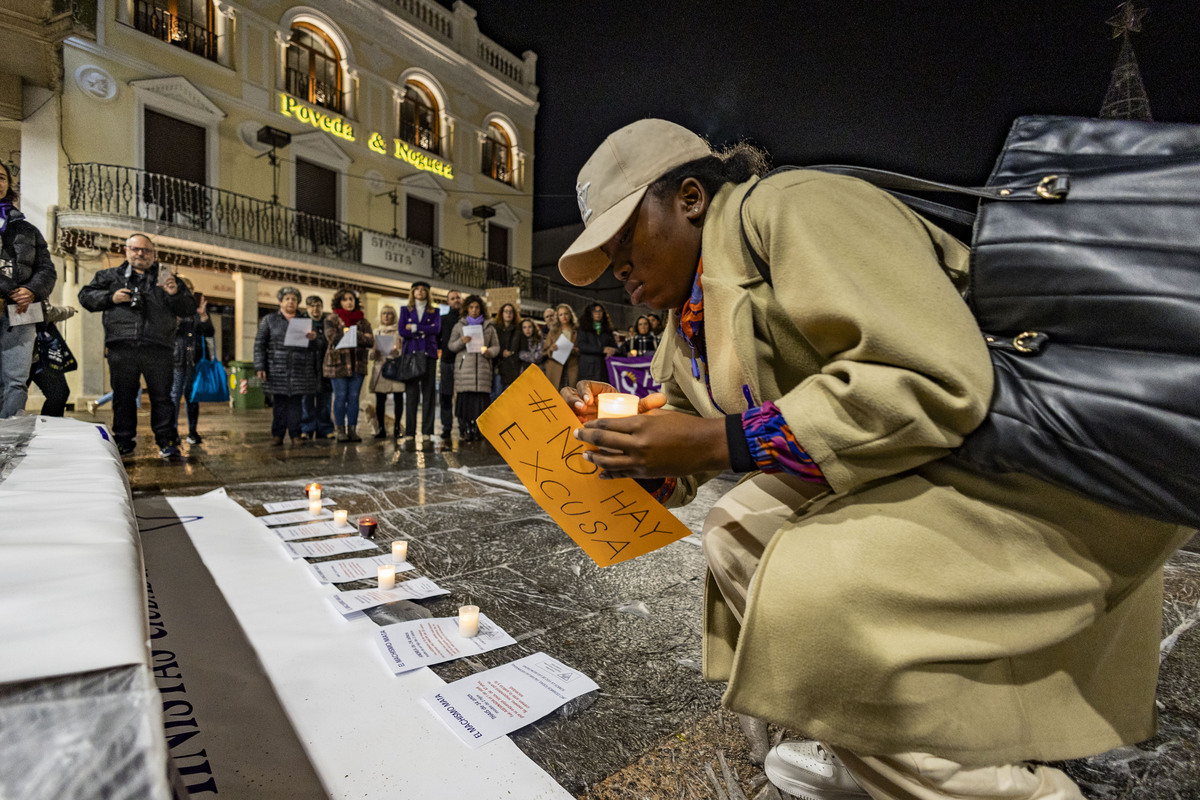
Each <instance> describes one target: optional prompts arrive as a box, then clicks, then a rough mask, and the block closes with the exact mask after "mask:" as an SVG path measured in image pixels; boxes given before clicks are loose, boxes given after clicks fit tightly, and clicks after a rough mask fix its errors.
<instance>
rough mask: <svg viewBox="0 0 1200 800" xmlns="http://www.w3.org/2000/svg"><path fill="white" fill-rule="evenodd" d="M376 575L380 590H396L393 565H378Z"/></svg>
mask: <svg viewBox="0 0 1200 800" xmlns="http://www.w3.org/2000/svg"><path fill="white" fill-rule="evenodd" d="M378 575H379V588H380V589H395V588H396V566H395V565H394V564H380V565H379V573H378Z"/></svg>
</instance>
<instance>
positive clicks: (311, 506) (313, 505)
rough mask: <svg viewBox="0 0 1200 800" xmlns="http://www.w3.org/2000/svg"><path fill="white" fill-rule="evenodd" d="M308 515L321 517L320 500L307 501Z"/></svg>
mask: <svg viewBox="0 0 1200 800" xmlns="http://www.w3.org/2000/svg"><path fill="white" fill-rule="evenodd" d="M308 513H310V514H312V515H313V516H314V517H318V516H320V515H321V501H320V500H309V501H308Z"/></svg>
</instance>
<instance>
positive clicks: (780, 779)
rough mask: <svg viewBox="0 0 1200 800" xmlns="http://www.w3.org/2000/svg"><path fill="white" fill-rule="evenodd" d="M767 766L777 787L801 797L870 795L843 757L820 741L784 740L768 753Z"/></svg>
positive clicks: (847, 799) (845, 799) (840, 799)
mask: <svg viewBox="0 0 1200 800" xmlns="http://www.w3.org/2000/svg"><path fill="white" fill-rule="evenodd" d="M763 769H764V770H765V771H766V773H767V779H768V780H770V781H771V783H772V784H774V785H775V787H776V788H778V789H780V790H782V791H784V792H787V793H788V794H790V795H793V796H794V797H798V798H800V800H855V799H856V798H870V795H869V794H867V793H866V791H864V790H863V788H862V787H861V786H859V785H858V782H857V781H855V780H854V776H853V775H851V774H850V770H848V769H846V765H845V764H843V763H842V760H841V759H840V758H838V757H837V756H835V755H834V754H833V753H831V752H830V751H829V750H826V749H825V745H823V744H821V743H820V742H812V741H797V742H780V743H779V744H777V745H775V746H774V747H773V748H771V752H769V753H767V758H766V761H765V762H764V763H763Z"/></svg>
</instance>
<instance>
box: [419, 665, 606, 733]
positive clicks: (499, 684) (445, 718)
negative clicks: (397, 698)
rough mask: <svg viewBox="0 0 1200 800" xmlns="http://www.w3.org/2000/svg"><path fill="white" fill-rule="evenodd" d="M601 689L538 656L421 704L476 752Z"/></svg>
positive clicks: (467, 680) (442, 691)
mask: <svg viewBox="0 0 1200 800" xmlns="http://www.w3.org/2000/svg"><path fill="white" fill-rule="evenodd" d="M599 688H600V687H599V686H598V685H597V684H596V682H595V681H593V680H592V679H591V678H589V677H588V676H587V675H584V674H583V673H582V672H579V671H578V670H575V669H573V668H571V667H568V666H567V665H566V664H564V663H562V662H561V661H559V660H558V659H556V658H551V657H550V656H548V655H546V654H545V653H534V654H533V655H531V656H525V657H524V658H521V659H518V660H516V661H513V662H511V663H508V664H504V665H502V666H499V667H493V668H492V669H488V670H484V671H483V672H477V673H475V674H474V675H471V676H470V677H467V678H463V679H461V680H457V681H455V682H454V683H452V684H450V685H449V686H446V687H445V688H443V689H435V690H434V691H432V692H429V693H427V694H426V695H425V696H424V697H422V698H421V699H422V700H424V701H425V704H426V705H427V706H429V708H430V709H431V710H432V711H433V714H434V716H436V717H437V718H438V719H440V720H441V721H442V722H443V723H445V725H446V727H447V728H449V729H450V730H451V731H453V732H454V734H455V735H456V736H458V738H459V739H460V740H461V741H462V742H463V744H465V745H466V746H467V747H470V748H472V749H474V748H476V747H482V746H483V745H485V744H487V743H488V742H490V741H492V740H494V739H499V738H500V737H501V736H503V735H505V734H506V733H512V732H513V731H515V730H517V729H518V728H524V727H525V726H526V725H528V724H529V723H531V722H535V721H537V720H539V719H541V718H542V717H544V716H546V715H547V714H549V713H550V712H551V711H553V710H554V709H556V708H558V707H559V706H561V705H562V704H563V703H565V702H567V701H568V700H574V699H575V698H576V697H579V696H580V695H584V694H587V693H588V692H591V691H595V690H596V689H599Z"/></svg>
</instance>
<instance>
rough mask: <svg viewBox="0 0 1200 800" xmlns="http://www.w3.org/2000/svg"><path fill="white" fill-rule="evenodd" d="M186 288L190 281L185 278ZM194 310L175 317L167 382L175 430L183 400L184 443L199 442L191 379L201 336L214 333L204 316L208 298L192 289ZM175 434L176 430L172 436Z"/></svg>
mask: <svg viewBox="0 0 1200 800" xmlns="http://www.w3.org/2000/svg"><path fill="white" fill-rule="evenodd" d="M183 283H184V284H185V285H186V286H187V287H188V288H189V289H191V288H192V284H191V283H190V282H189V281H188V280H187V279H186V278H184V279H183ZM195 296H196V313H195V314H192V315H191V316H190V317H183V318H182V319H180V320H179V327H178V328H176V329H175V380H174V382H173V383H172V384H171V410H172V411H174V412H175V430H176V431H178V430H179V401H180V400H183V401H184V402H186V403H187V422H188V436H187V442H188V444H200V442H201V439H200V431H199V430H198V429H197V426H198V425H199V424H200V404H199V403H195V402H192V398H191V395H192V381H194V380H195V378H196V363H197V362H198V361H200V359H202V358H204V354H205V351H204V348H205V344H204V339H205V337H207V336H215V335H216V329H215V328H213V324H212V321H211V320H209V318H208V298H206V297H205V296H204V295H203V294H200V293H199V292H196V295H195ZM178 435H179V434H178V433H176V436H178Z"/></svg>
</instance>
